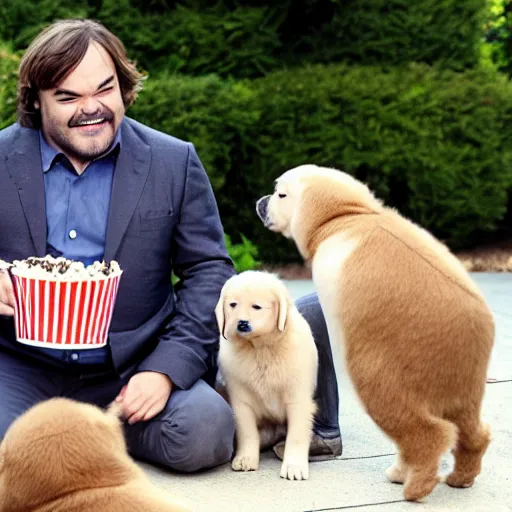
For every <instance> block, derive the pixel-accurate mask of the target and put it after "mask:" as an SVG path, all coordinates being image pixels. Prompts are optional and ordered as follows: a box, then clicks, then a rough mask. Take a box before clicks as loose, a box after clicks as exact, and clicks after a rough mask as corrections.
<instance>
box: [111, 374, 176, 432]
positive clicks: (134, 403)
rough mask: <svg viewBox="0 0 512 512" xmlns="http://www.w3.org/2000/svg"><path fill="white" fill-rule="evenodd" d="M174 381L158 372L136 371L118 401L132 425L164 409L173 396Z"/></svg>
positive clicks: (122, 390) (148, 418)
mask: <svg viewBox="0 0 512 512" xmlns="http://www.w3.org/2000/svg"><path fill="white" fill-rule="evenodd" d="M171 391H172V382H171V379H169V377H167V375H164V374H163V373H158V372H140V373H136V374H135V375H134V376H133V377H132V378H131V379H130V380H129V381H128V384H127V385H126V386H124V387H123V389H121V391H120V392H119V395H118V396H117V398H116V402H117V403H119V404H120V405H121V408H122V413H123V416H124V417H125V418H126V419H127V420H128V423H129V424H130V425H133V424H134V423H137V422H138V421H141V420H142V421H147V420H150V419H151V418H153V417H154V416H156V415H157V414H158V413H159V412H161V411H162V410H163V408H164V407H165V405H166V404H167V400H169V397H170V396H171Z"/></svg>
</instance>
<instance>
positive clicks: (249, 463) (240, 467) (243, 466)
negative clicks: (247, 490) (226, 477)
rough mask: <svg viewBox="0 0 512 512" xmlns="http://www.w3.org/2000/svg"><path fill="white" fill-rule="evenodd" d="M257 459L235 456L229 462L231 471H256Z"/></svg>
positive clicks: (248, 456)
mask: <svg viewBox="0 0 512 512" xmlns="http://www.w3.org/2000/svg"><path fill="white" fill-rule="evenodd" d="M258 465H259V459H258V457H254V456H251V455H236V456H235V458H234V459H233V461H232V462H231V469H233V471H256V470H257V469H258Z"/></svg>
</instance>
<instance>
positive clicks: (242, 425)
mask: <svg viewBox="0 0 512 512" xmlns="http://www.w3.org/2000/svg"><path fill="white" fill-rule="evenodd" d="M232 408H233V413H234V416H235V424H236V445H237V446H236V455H235V457H234V459H233V461H232V462H231V468H232V469H233V470H234V471H255V470H257V469H258V466H259V463H260V433H259V430H258V422H257V418H256V415H255V414H254V411H253V410H252V409H251V407H250V406H249V405H248V404H246V403H245V402H242V401H238V400H237V401H234V402H233V403H232Z"/></svg>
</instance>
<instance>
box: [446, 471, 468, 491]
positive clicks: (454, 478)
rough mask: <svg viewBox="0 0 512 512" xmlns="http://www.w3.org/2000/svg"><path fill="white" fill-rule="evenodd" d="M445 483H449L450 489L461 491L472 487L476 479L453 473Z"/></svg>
mask: <svg viewBox="0 0 512 512" xmlns="http://www.w3.org/2000/svg"><path fill="white" fill-rule="evenodd" d="M444 481H445V483H447V484H448V485H449V486H450V487H459V488H461V489H464V488H466V489H467V488H468V487H471V486H472V485H473V484H474V482H475V479H474V478H473V477H472V476H469V475H461V474H458V473H457V472H455V471H454V472H453V473H451V474H449V475H448V476H447V477H446V478H445V479H444Z"/></svg>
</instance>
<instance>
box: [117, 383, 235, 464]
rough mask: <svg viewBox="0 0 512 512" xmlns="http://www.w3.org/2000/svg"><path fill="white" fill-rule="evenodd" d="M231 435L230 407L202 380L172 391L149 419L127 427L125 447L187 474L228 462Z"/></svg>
mask: <svg viewBox="0 0 512 512" xmlns="http://www.w3.org/2000/svg"><path fill="white" fill-rule="evenodd" d="M234 435H235V425H234V420H233V413H232V410H231V408H230V407H229V405H228V404H227V402H226V401H225V400H224V399H223V398H222V397H221V396H220V395H219V394H217V393H216V392H215V390H214V389H213V388H212V387H210V386H209V385H208V384H206V383H205V382H204V381H202V380H200V381H198V382H197V383H196V384H194V385H193V386H192V387H191V388H190V389H187V390H181V389H177V390H175V391H173V392H172V394H171V398H170V400H169V402H168V403H167V406H166V407H165V409H164V410H163V411H162V412H161V413H160V414H159V415H157V416H155V418H153V419H152V420H150V421H147V422H139V423H135V424H134V425H127V426H126V440H127V442H128V449H129V451H130V453H131V454H132V455H133V456H134V457H135V458H138V459H141V460H146V461H148V462H152V463H156V464H159V465H162V466H165V467H167V468H170V469H173V470H176V471H182V472H187V473H188V472H193V471H197V470H200V469H205V468H211V467H214V466H218V465H220V464H224V463H226V462H229V461H230V460H231V456H232V454H233V447H234Z"/></svg>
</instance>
